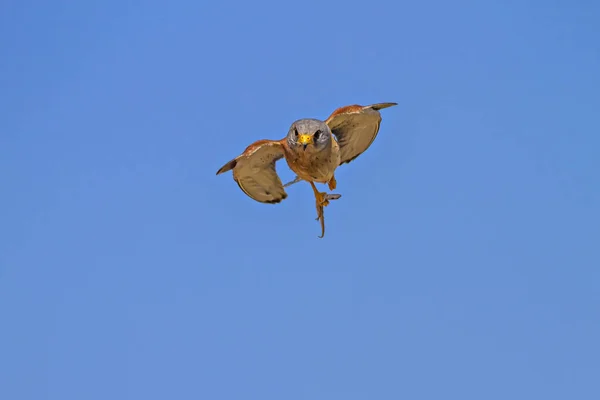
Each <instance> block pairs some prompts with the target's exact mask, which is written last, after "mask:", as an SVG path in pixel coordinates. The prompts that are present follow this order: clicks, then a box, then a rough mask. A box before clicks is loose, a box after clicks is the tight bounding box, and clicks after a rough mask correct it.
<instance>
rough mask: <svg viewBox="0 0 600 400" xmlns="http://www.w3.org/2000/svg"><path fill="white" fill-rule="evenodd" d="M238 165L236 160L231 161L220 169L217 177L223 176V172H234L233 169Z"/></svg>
mask: <svg viewBox="0 0 600 400" xmlns="http://www.w3.org/2000/svg"><path fill="white" fill-rule="evenodd" d="M236 164H237V160H236V159H235V158H234V159H233V160H231V161H229V162H228V163H227V164H225V165H223V166H222V167H221V168H219V170H218V171H217V175H219V174H222V173H223V172H227V171H230V170H232V169H233V168H235V165H236Z"/></svg>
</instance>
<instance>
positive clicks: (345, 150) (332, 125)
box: [325, 103, 398, 165]
mask: <svg viewBox="0 0 600 400" xmlns="http://www.w3.org/2000/svg"><path fill="white" fill-rule="evenodd" d="M397 104H398V103H378V104H371V105H369V106H360V105H357V104H355V105H351V106H345V107H340V108H338V109H337V110H335V111H334V112H333V113H331V115H330V116H329V118H327V119H326V120H325V123H326V124H327V125H328V126H329V129H331V132H332V133H333V134H334V135H335V137H336V139H337V141H338V144H339V145H340V153H341V160H340V165H341V164H344V163H349V162H350V161H352V160H354V159H355V158H356V157H358V156H359V155H361V154H362V153H364V152H365V151H366V150H367V149H368V148H369V146H371V143H373V141H374V140H375V138H376V137H377V133H378V132H379V126H380V124H381V114H380V113H379V110H381V109H383V108H387V107H392V106H395V105H397Z"/></svg>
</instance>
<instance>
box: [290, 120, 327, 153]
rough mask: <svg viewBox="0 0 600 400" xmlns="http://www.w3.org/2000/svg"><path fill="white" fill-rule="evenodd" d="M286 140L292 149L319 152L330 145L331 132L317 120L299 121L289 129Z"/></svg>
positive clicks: (323, 123) (324, 124)
mask: <svg viewBox="0 0 600 400" xmlns="http://www.w3.org/2000/svg"><path fill="white" fill-rule="evenodd" d="M287 140H288V143H289V145H290V147H292V148H295V149H301V150H304V151H306V150H308V149H310V150H313V151H320V150H323V149H325V148H327V146H329V145H330V142H331V130H330V129H329V126H327V124H326V123H325V122H323V121H319V120H318V119H310V118H307V119H300V120H298V121H296V122H294V123H293V124H292V126H291V127H290V130H289V132H288V135H287Z"/></svg>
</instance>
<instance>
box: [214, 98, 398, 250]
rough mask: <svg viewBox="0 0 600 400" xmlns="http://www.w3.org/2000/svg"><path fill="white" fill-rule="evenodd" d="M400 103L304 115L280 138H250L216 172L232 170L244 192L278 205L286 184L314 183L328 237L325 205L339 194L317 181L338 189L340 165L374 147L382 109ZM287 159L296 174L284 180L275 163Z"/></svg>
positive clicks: (322, 225) (317, 206) (323, 231)
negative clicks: (322, 117)
mask: <svg viewBox="0 0 600 400" xmlns="http://www.w3.org/2000/svg"><path fill="white" fill-rule="evenodd" d="M395 105H397V103H378V104H371V105H369V106H361V105H356V104H355V105H350V106H344V107H340V108H338V109H336V110H335V111H334V112H333V113H331V115H330V116H329V117H328V118H327V119H326V120H325V121H321V120H319V119H314V118H304V119H300V120H297V121H295V122H294V123H293V124H292V125H291V126H290V129H289V131H288V133H287V135H286V136H285V137H284V138H283V139H281V140H269V139H263V140H258V141H256V142H254V143H252V144H251V145H250V146H248V147H247V148H246V150H244V152H243V153H242V154H240V155H239V156H237V157H236V158H234V159H233V160H231V161H229V162H227V163H226V164H225V165H223V166H222V167H221V168H220V169H219V170H218V171H217V175H219V174H222V173H223V172H227V171H230V170H233V179H234V180H235V181H236V182H237V184H238V186H239V187H240V189H242V191H243V192H244V193H246V194H247V195H248V196H249V197H251V198H252V199H254V200H256V201H258V202H261V203H270V204H275V203H279V202H281V201H282V200H284V199H285V198H287V193H286V192H285V188H286V187H288V186H289V185H292V184H294V183H297V182H300V181H307V182H308V183H310V185H311V187H312V189H313V192H314V194H315V200H316V208H317V221H320V222H321V236H319V237H320V238H323V237H324V236H325V215H324V212H323V208H324V207H326V206H327V205H329V201H331V200H337V199H339V198H340V197H341V195H340V194H334V193H326V192H319V190H318V189H317V187H316V186H315V182H317V183H326V184H327V185H328V187H329V190H335V188H336V186H337V183H336V180H335V171H336V169H337V168H338V167H339V166H340V165H342V164H345V163H349V162H351V161H352V160H354V159H355V158H356V157H358V156H359V155H361V154H362V153H364V152H365V150H367V149H368V148H369V146H371V143H373V141H374V140H375V138H376V137H377V133H378V132H379V126H380V124H381V114H380V113H379V110H381V109H383V108H387V107H391V106H395ZM282 158H285V160H286V162H287V165H288V166H289V168H290V169H291V170H292V171H293V172H294V173H295V174H296V178H295V179H294V180H293V181H291V182H288V183H287V184H285V185H284V184H282V182H281V179H280V178H279V175H277V171H276V167H275V165H276V163H277V161H279V160H280V159H282Z"/></svg>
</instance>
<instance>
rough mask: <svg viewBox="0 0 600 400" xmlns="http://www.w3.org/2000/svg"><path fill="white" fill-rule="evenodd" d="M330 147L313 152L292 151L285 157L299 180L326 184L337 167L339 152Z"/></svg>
mask: <svg viewBox="0 0 600 400" xmlns="http://www.w3.org/2000/svg"><path fill="white" fill-rule="evenodd" d="M335 150H336V149H334V148H333V146H332V147H330V148H327V149H324V150H321V151H315V150H314V148H310V147H309V148H307V149H306V150H302V149H300V150H297V151H292V152H291V154H290V156H289V157H286V159H287V162H288V165H289V167H290V169H291V170H292V171H294V172H295V173H296V175H298V176H299V177H300V178H302V179H304V180H309V181H315V182H322V183H325V182H328V181H329V180H330V179H331V177H332V176H333V173H334V171H335V169H336V167H337V166H338V165H339V151H337V152H336V151H335Z"/></svg>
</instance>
